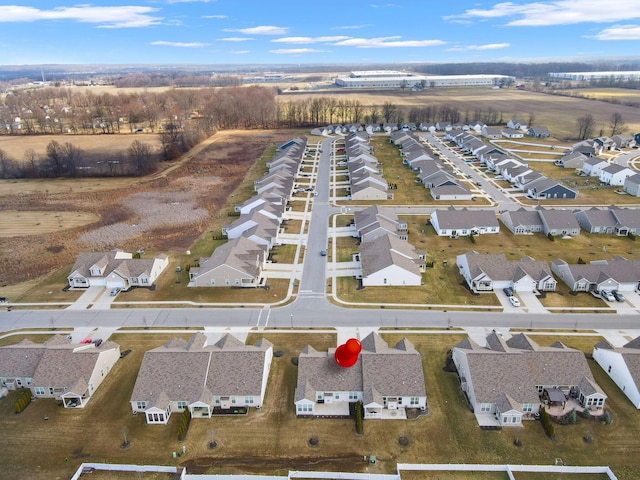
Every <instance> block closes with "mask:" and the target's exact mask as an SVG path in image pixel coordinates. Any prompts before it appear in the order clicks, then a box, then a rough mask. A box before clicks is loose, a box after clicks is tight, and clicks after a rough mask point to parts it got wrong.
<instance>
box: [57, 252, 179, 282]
mask: <svg viewBox="0 0 640 480" xmlns="http://www.w3.org/2000/svg"><path fill="white" fill-rule="evenodd" d="M168 265H169V257H167V256H166V255H164V254H161V255H158V256H156V257H155V258H133V254H131V253H127V252H123V251H121V250H113V251H111V252H87V253H81V254H80V255H78V258H77V259H76V263H74V264H73V267H72V268H71V273H70V274H69V276H68V277H67V280H68V282H69V286H70V287H71V288H88V287H94V286H98V287H106V288H116V287H117V288H120V289H121V290H129V289H130V288H132V287H150V286H152V285H153V284H154V283H155V281H156V280H157V279H158V277H159V276H160V274H161V273H162V272H163V271H164V269H165V268H167V266H168Z"/></svg>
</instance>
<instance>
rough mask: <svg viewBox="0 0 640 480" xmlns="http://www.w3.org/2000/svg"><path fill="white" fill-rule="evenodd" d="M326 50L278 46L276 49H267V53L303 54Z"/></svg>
mask: <svg viewBox="0 0 640 480" xmlns="http://www.w3.org/2000/svg"><path fill="white" fill-rule="evenodd" d="M322 52H326V50H316V49H314V48H280V49H277V50H269V53H275V54H278V55H304V54H305V53H322Z"/></svg>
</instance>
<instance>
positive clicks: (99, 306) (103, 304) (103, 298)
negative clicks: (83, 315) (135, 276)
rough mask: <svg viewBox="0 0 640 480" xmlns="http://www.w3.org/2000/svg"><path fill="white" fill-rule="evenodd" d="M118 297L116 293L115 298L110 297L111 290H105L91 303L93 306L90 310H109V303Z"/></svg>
mask: <svg viewBox="0 0 640 480" xmlns="http://www.w3.org/2000/svg"><path fill="white" fill-rule="evenodd" d="M119 296H120V293H118V294H117V295H116V296H114V297H112V296H111V289H110V288H105V289H104V291H103V292H102V293H101V295H100V296H98V298H96V299H95V301H94V302H93V306H92V307H91V308H90V310H109V309H110V308H111V303H112V302H113V301H115V300H116V299H117V298H118V297H119Z"/></svg>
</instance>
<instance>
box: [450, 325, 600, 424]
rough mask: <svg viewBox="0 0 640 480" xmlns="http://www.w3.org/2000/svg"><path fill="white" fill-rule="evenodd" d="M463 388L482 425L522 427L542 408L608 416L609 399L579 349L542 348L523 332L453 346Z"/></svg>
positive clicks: (557, 345)
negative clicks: (582, 411)
mask: <svg viewBox="0 0 640 480" xmlns="http://www.w3.org/2000/svg"><path fill="white" fill-rule="evenodd" d="M452 356H453V362H454V364H455V366H456V368H457V371H458V377H459V380H460V387H461V388H462V391H463V392H464V393H465V395H466V397H467V401H468V403H469V406H470V408H471V410H472V411H473V413H474V414H475V417H476V420H477V421H478V424H479V425H480V426H481V427H498V428H500V427H521V426H522V422H523V420H533V419H534V418H535V417H536V415H537V414H538V413H539V412H540V409H541V408H543V407H544V408H545V409H546V410H547V411H549V412H551V411H558V414H564V413H565V412H567V413H568V412H569V411H571V410H573V409H580V410H584V409H585V408H588V409H589V410H590V411H591V412H592V414H593V415H598V414H602V413H604V404H605V400H606V399H607V396H606V395H605V393H604V392H603V391H602V389H601V388H600V386H599V385H598V384H597V383H596V381H595V380H594V378H593V374H592V373H591V370H590V369H589V364H588V363H587V359H586V358H585V356H584V353H583V352H581V351H580V350H575V349H573V348H568V347H567V346H565V345H564V344H562V343H561V342H556V343H554V344H553V345H551V346H550V347H541V346H539V345H538V344H536V343H535V342H534V341H533V340H531V339H530V338H529V337H528V336H527V335H525V334H523V333H519V334H517V335H514V336H513V337H511V338H510V339H508V340H506V341H505V340H504V339H503V338H502V337H501V336H500V335H498V334H497V333H495V332H494V333H492V334H490V335H489V336H488V337H487V339H486V346H485V347H481V346H480V345H478V344H477V343H476V342H474V341H473V340H471V339H470V338H467V339H465V340H462V341H461V342H460V343H458V344H457V345H455V346H454V347H453V351H452Z"/></svg>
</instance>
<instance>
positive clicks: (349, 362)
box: [334, 338, 362, 368]
mask: <svg viewBox="0 0 640 480" xmlns="http://www.w3.org/2000/svg"><path fill="white" fill-rule="evenodd" d="M361 350H362V345H361V344H360V341H359V340H358V339H357V338H350V339H349V340H347V342H346V343H343V344H342V345H340V346H339V347H338V348H336V352H335V353H334V357H335V359H336V363H337V364H338V365H340V366H341V367H343V368H349V367H353V366H354V365H355V364H356V362H357V361H358V355H360V351H361Z"/></svg>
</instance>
